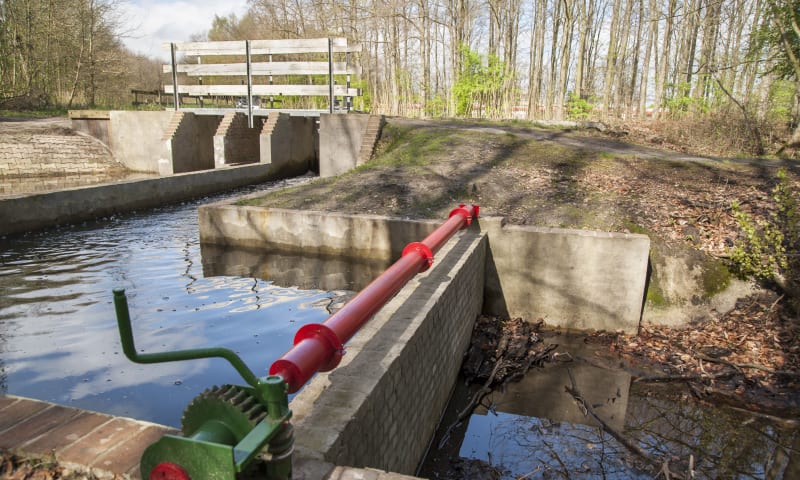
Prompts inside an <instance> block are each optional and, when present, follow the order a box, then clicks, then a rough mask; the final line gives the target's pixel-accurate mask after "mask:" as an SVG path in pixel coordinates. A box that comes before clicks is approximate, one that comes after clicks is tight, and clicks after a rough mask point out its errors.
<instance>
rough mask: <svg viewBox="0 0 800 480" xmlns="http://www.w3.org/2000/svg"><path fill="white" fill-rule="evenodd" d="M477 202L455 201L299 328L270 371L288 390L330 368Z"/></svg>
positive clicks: (465, 220) (468, 220) (469, 215)
mask: <svg viewBox="0 0 800 480" xmlns="http://www.w3.org/2000/svg"><path fill="white" fill-rule="evenodd" d="M478 212H479V207H478V206H477V205H469V206H466V205H463V204H461V205H459V206H458V208H456V209H454V210H453V211H452V212H450V218H449V219H448V220H447V221H446V222H444V223H443V224H442V225H440V226H439V227H438V228H437V229H436V230H434V231H433V233H431V234H430V235H428V236H427V237H425V239H424V240H422V242H415V243H410V244H408V245H406V248H405V249H404V250H403V256H402V257H401V258H400V259H399V260H397V261H396V262H395V263H393V264H392V266H390V267H389V268H388V269H386V271H385V272H383V273H382V274H380V275H379V276H378V277H377V278H376V279H375V280H373V281H372V283H370V284H369V285H367V286H366V288H364V289H363V290H361V292H359V293H358V295H356V296H355V297H353V298H352V299H351V300H350V301H349V302H347V304H346V305H345V306H344V307H342V308H341V310H339V311H338V312H336V313H335V314H333V315H331V316H330V317H329V318H328V319H327V320H326V321H325V323H322V324H311V325H306V326H304V327H302V328H301V329H300V330H298V331H297V334H296V335H295V337H294V347H292V349H291V350H289V351H288V352H286V353H285V354H284V355H283V356H282V357H281V358H279V359H278V360H276V361H275V363H273V364H272V365H271V366H270V367H269V373H270V375H279V376H281V377H283V380H284V382H286V384H287V385H288V386H289V393H294V392H296V391H298V390H299V389H300V387H302V386H303V385H305V383H306V382H307V381H308V380H309V379H310V378H311V377H312V376H313V375H314V374H315V373H317V372H319V371H322V372H324V371H328V370H332V369H333V368H335V367H336V365H338V364H339V361H340V360H341V358H342V355H343V354H344V344H345V343H347V341H348V340H350V338H352V337H353V335H355V334H356V332H358V330H359V329H360V328H361V327H362V326H363V325H364V324H365V323H366V322H367V321H368V320H369V319H370V318H372V316H373V315H375V313H376V312H377V311H378V310H380V309H381V308H382V307H383V306H384V305H385V304H386V303H387V302H388V301H389V300H391V299H392V297H394V296H395V294H397V292H399V291H400V289H402V288H403V286H404V285H405V284H406V283H408V281H409V280H411V278H413V277H414V275H416V274H418V273H420V272H424V271H425V270H427V269H428V268H429V267H430V266H431V264H432V263H433V254H434V253H436V252H437V251H438V250H439V249H440V248H441V247H442V245H444V244H445V243H446V242H447V240H449V239H450V237H452V236H453V234H455V233H456V232H457V231H458V230H460V229H462V228H464V227H466V226H468V225H469V224H470V223H472V219H473V218H476V217H477V216H478Z"/></svg>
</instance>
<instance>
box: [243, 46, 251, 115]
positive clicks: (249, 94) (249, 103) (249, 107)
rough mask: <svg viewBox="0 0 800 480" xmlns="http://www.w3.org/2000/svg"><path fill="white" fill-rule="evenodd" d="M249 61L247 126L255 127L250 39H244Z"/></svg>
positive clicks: (246, 55) (247, 60)
mask: <svg viewBox="0 0 800 480" xmlns="http://www.w3.org/2000/svg"><path fill="white" fill-rule="evenodd" d="M244 48H245V62H246V63H247V127H248V128H253V69H252V65H251V64H250V40H245V41H244Z"/></svg>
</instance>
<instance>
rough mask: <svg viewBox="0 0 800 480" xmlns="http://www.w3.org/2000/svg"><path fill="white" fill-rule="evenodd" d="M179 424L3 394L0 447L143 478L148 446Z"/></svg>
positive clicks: (105, 473) (100, 471) (94, 470)
mask: <svg viewBox="0 0 800 480" xmlns="http://www.w3.org/2000/svg"><path fill="white" fill-rule="evenodd" d="M166 433H175V429H172V428H169V427H165V426H162V425H156V424H153V423H148V422H140V421H138V420H132V419H129V418H121V417H114V416H111V415H106V414H103V413H95V412H87V411H84V410H80V409H77V408H72V407H64V406H61V405H55V404H52V403H48V402H42V401H39V400H31V399H28V398H22V397H16V396H13V395H6V396H0V448H2V449H6V450H10V451H13V452H15V453H18V454H20V455H24V456H52V455H54V456H55V458H56V459H57V460H58V461H59V462H61V463H63V464H65V465H74V466H79V467H82V468H83V469H85V470H88V471H90V472H91V473H94V474H96V475H97V476H100V477H102V476H111V475H120V476H123V477H128V478H140V476H139V458H140V457H141V455H142V452H143V451H144V449H145V448H146V447H147V446H148V445H150V444H151V443H153V442H154V441H155V440H157V439H158V438H160V437H161V436H162V435H164V434H166Z"/></svg>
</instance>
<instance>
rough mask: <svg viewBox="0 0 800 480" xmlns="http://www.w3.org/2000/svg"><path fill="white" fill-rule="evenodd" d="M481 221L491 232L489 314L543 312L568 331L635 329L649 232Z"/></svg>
mask: <svg viewBox="0 0 800 480" xmlns="http://www.w3.org/2000/svg"><path fill="white" fill-rule="evenodd" d="M479 223H480V226H481V230H482V231H484V232H486V233H487V234H488V235H489V247H490V257H489V259H488V261H487V264H486V269H487V270H486V306H485V311H486V312H487V313H491V314H495V315H500V316H510V317H523V318H526V319H529V320H531V321H536V320H537V319H539V318H543V319H544V320H545V322H546V323H547V324H548V325H551V326H557V327H563V328H567V329H575V330H610V331H618V330H621V331H624V332H625V333H631V334H635V333H637V332H638V328H639V321H640V318H641V313H642V301H643V298H644V286H645V281H646V279H647V261H648V256H649V253H650V239H649V238H648V237H647V236H645V235H634V234H622V233H605V232H592V231H580V230H562V229H553V228H537V227H525V226H515V225H503V222H502V220H501V219H500V218H481V219H479Z"/></svg>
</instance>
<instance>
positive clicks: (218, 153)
mask: <svg viewBox="0 0 800 480" xmlns="http://www.w3.org/2000/svg"><path fill="white" fill-rule="evenodd" d="M265 120H266V119H265V118H264V117H255V118H253V128H250V127H248V126H247V115H245V114H243V113H239V112H228V113H226V114H225V116H224V117H223V118H222V121H221V122H220V124H219V126H218V127H217V131H216V133H215V134H214V166H215V167H216V168H220V167H224V166H225V165H238V164H243V163H258V162H259V161H260V154H259V135H260V134H261V129H262V128H263V126H264V122H265Z"/></svg>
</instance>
